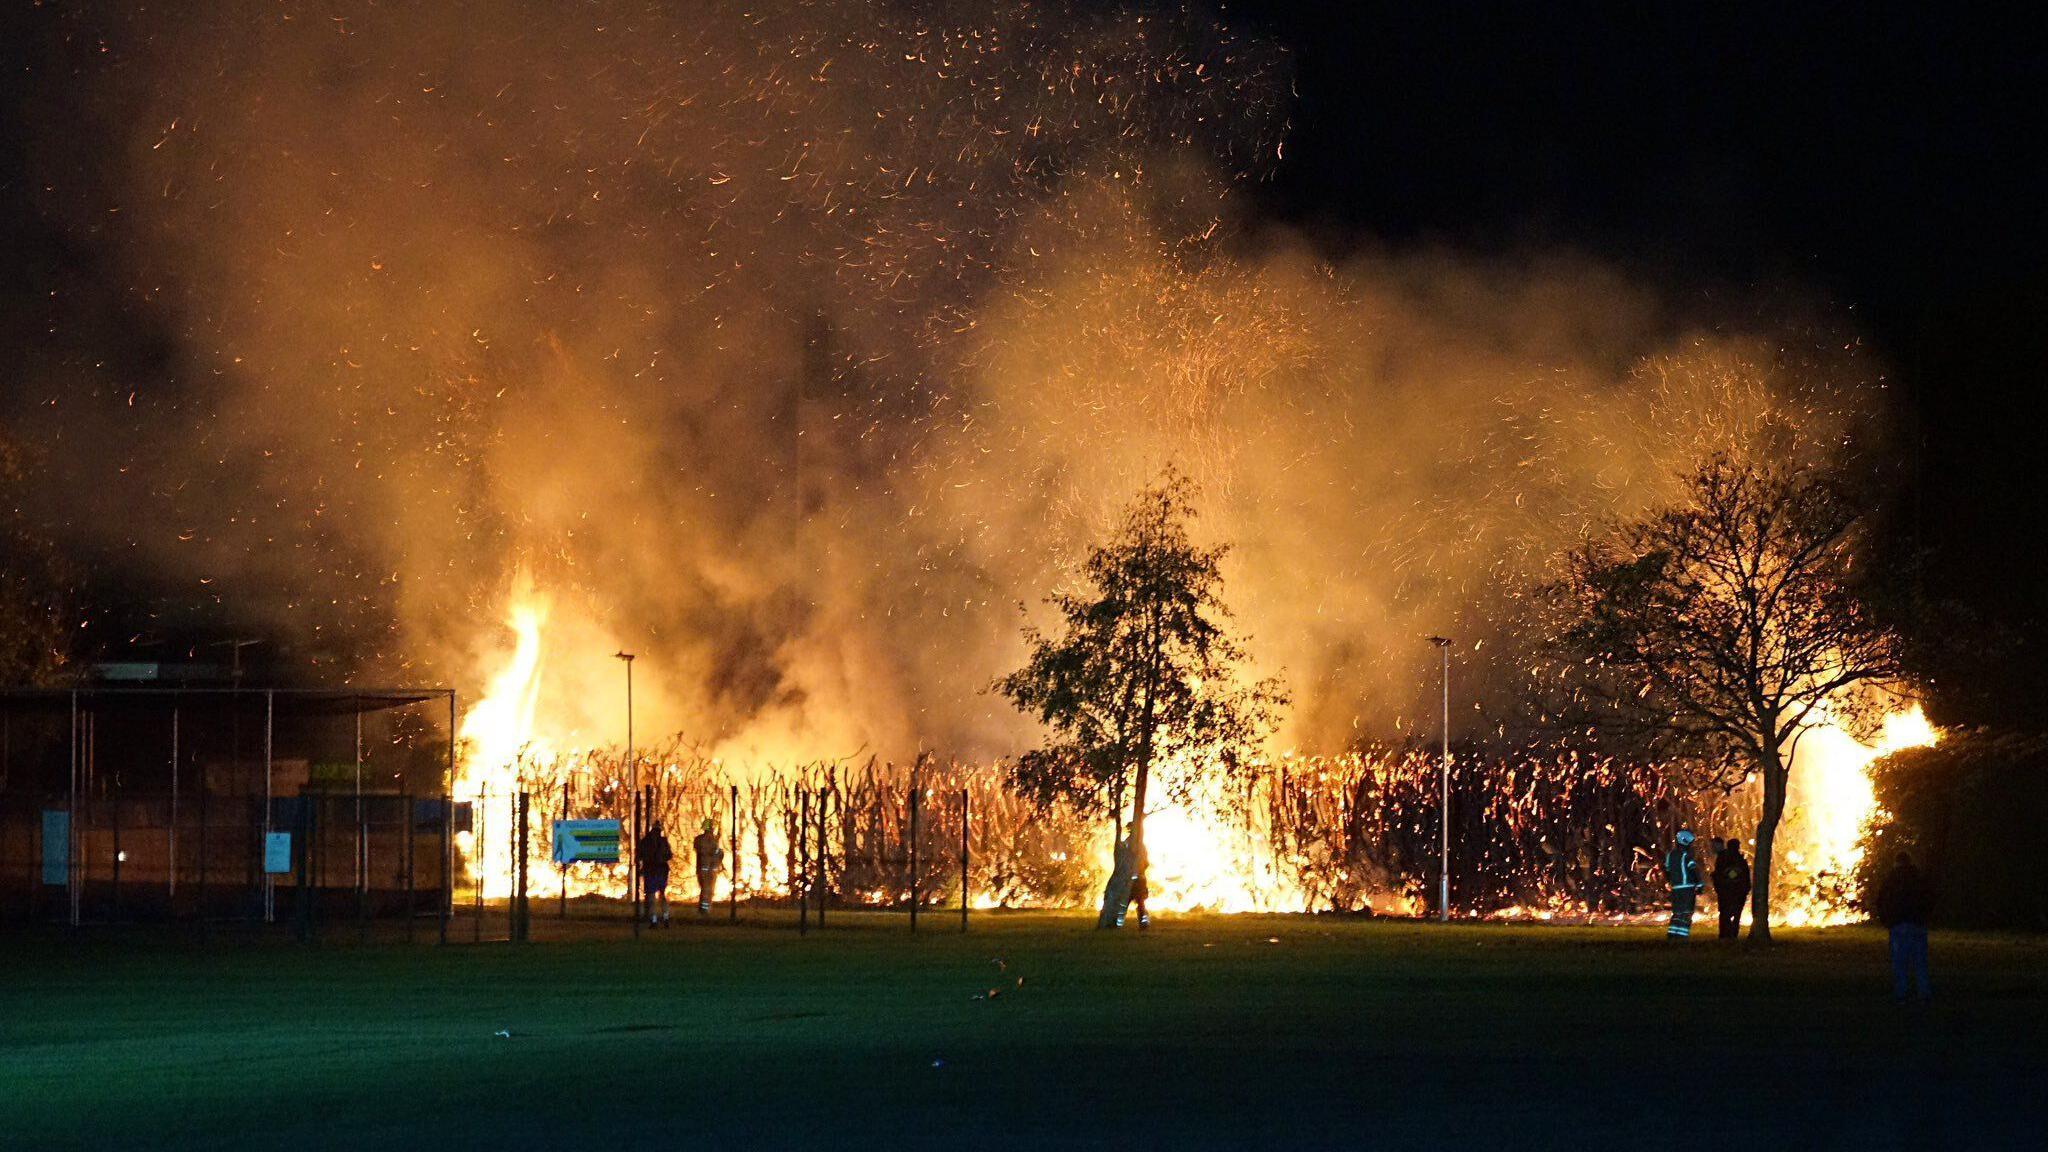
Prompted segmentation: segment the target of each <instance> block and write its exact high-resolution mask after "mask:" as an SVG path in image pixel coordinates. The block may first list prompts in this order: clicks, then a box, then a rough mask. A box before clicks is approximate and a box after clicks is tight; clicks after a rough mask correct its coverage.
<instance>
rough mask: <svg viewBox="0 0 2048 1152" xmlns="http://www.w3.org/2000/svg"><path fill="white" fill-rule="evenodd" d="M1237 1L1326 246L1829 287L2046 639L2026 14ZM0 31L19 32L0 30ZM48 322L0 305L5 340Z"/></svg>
mask: <svg viewBox="0 0 2048 1152" xmlns="http://www.w3.org/2000/svg"><path fill="white" fill-rule="evenodd" d="M1987 7H1988V6H1987ZM2015 10H2017V9H2015ZM1226 11H1227V14H1228V18H1230V19H1232V20H1235V21H1238V22H1242V23H1248V24H1251V25H1254V26H1256V27H1259V28H1261V29H1264V30H1265V31H1266V32H1267V33H1268V34H1270V35H1272V36H1273V37H1275V38H1277V39H1279V40H1281V41H1282V42H1284V43H1286V44H1287V45H1289V47H1290V49H1291V50H1292V52H1293V53H1294V55H1295V58H1296V62H1297V69H1298V80H1297V90H1298V94H1299V97H1300V101H1299V105H1298V107H1297V109H1296V112H1295V114H1294V132H1293V134H1292V136H1291V137H1290V139H1289V144H1288V149H1287V156H1286V160H1285V163H1284V164H1283V165H1282V167H1281V169H1280V171H1279V173H1278V175H1277V177H1276V178H1275V180H1274V181H1273V182H1272V183H1271V184H1269V185H1267V186H1265V187H1264V188H1263V190H1262V192H1261V193H1260V194H1261V195H1262V196H1264V197H1266V199H1267V202H1268V203H1267V209H1268V211H1270V212H1271V213H1272V214H1273V215H1275V216H1277V217H1280V218H1283V219H1286V220H1288V221H1290V222H1292V223H1295V224H1299V225H1303V226H1306V227H1308V228H1310V229H1311V230H1312V231H1314V232H1316V233H1317V234H1319V235H1321V236H1324V237H1326V238H1329V239H1330V241H1331V243H1333V244H1341V243H1342V242H1343V237H1345V236H1346V235H1363V236H1368V237H1370V238H1372V240H1373V241H1374V242H1378V243H1391V244H1394V245H1404V244H1429V243H1445V244H1450V245H1454V246H1457V247H1460V248H1465V249H1477V250H1481V251H1499V252H1513V251H1515V250H1518V249H1520V248H1523V247H1531V248H1533V247H1537V246H1543V247H1553V246H1567V247H1575V248H1581V249H1584V250H1587V251H1590V252H1594V253H1597V254H1599V255H1601V256H1603V257H1605V258H1607V259H1610V260H1613V261H1617V262H1619V263H1621V264H1623V265H1626V266H1629V267H1631V268H1634V269H1637V270H1640V271H1641V272H1642V273H1643V274H1644V275H1645V276H1647V277H1652V278H1655V279H1657V280H1658V281H1660V282H1663V283H1667V284H1674V285H1678V286H1680V289H1681V290H1683V289H1684V288H1685V286H1688V285H1697V286H1698V290H1699V291H1702V292H1706V291H1714V290H1718V289H1722V288H1726V289H1730V290H1733V291H1738V292H1749V293H1759V292H1760V293H1761V294H1764V295H1765V296H1767V295H1768V293H1769V291H1771V290H1773V289H1775V288H1777V287H1779V286H1790V287H1792V288H1794V289H1796V290H1797V291H1799V292H1801V293H1805V294H1810V295H1811V294H1817V295H1818V296H1819V297H1821V298H1822V299H1823V300H1825V301H1826V302H1827V303H1828V306H1829V307H1830V308H1832V309H1833V310H1835V311H1836V312H1838V313H1839V314H1840V315H1842V316H1843V317H1845V318H1846V319H1847V321H1848V323H1849V324H1850V325H1852V326H1853V327H1854V328H1855V330H1857V331H1858V332H1859V333H1860V334H1861V335H1862V336H1863V337H1864V338H1865V339H1866V340H1867V341H1868V342H1869V343H1870V344H1871V345H1872V346H1873V348H1874V350H1875V351H1876V353H1877V355H1878V356H1879V357H1880V358H1881V360H1882V362H1883V363H1885V364H1887V365H1889V366H1890V368H1891V370H1892V371H1891V378H1892V379H1893V381H1894V382H1895V384H1896V385H1897V386H1898V387H1899V388H1900V389H1901V391H1902V393H1903V396H1904V399H1905V403H1906V405H1907V408H1908V411H1909V412H1910V413H1911V414H1912V415H1913V417H1915V418H1916V420H1917V424H1918V428H1919V433H1920V442H1921V444H1922V445H1923V452H1924V455H1923V459H1922V461H1921V466H1920V467H1919V468H1918V469H1917V470H1916V474H1917V475H1918V477H1919V481H1918V485H1917V491H1915V492H1914V493H1912V494H1911V495H1910V496H1909V498H1908V499H1907V500H1906V501H1905V502H1904V503H1903V504H1902V507H1904V508H1911V509H1914V510H1915V511H1914V512H1913V513H1909V514H1906V515H1903V516H1901V517H1900V522H1901V523H1902V525H1903V528H1902V532H1903V534H1905V535H1908V536H1910V535H1912V534H1914V533H1916V532H1917V534H1918V535H1919V538H1920V539H1921V541H1922V543H1923V545H1924V547H1925V548H1926V549H1927V550H1928V554H1929V557H1930V558H1929V562H1928V566H1927V569H1926V582H1927V586H1928V589H1929V591H1930V592H1932V593H1933V594H1934V595H1936V596H1941V597H1950V598H1954V599H1956V600H1959V601H1961V602H1962V603H1964V604H1966V605H1968V606H1970V607H1972V608H1974V609H1975V610H1977V611H1978V612H1980V613H1982V614H1983V615H1984V616H1985V617H1987V618H1989V619H1990V620H1992V621H1994V622H1997V623H1999V624H2002V625H2003V626H2004V627H2006V628H2008V629H2010V630H2012V631H2013V632H2014V633H2015V634H2018V635H2022V636H2026V637H2029V638H2031V637H2035V636H2038V633H2039V628H2038V624H2037V620H2038V619H2039V618H2041V617H2042V616H2044V615H2048V592H2044V591H2043V588H2044V586H2048V580H2044V577H2048V564H2044V561H2043V553H2042V549H2041V548H2040V547H2039V546H2038V544H2037V540H2038V539H2039V537H2040V536H2041V534H2042V532H2043V530H2044V529H2048V501H2043V500H2042V499H2041V497H2040V495H2039V491H2038V487H2037V485H2038V477H2037V471H2038V468H2037V461H2038V460H2039V459H2040V450H2039V448H2038V446H2037V438H2038V436H2039V434H2040V433H2039V431H2038V424H2037V422H2036V421H2035V420H2034V419H2033V416H2032V411H2031V408H2032V405H2031V404H2030V403H2029V402H2030V400H2031V399H2032V397H2033V394H2034V393H2035V391H2036V390H2037V388H2038V387H2039V383H2040V381H2041V380H2042V379H2043V378H2044V376H2048V335H2044V327H2043V325H2044V318H2048V290H2044V282H2043V271H2042V270H2043V268H2044V258H2048V224H2044V223H2043V221H2042V212H2043V210H2044V200H2043V197H2042V195H2041V190H2042V187H2043V185H2042V184H2041V181H2040V180H2039V177H2038V172H2037V170H2038V169H2039V167H2040V153H2041V151H2042V144H2041V128H2040V125H2039V124H2036V123H2030V122H2029V119H2030V118H2029V116H2028V113H2029V112H2033V113H2035V116H2034V117H2033V118H2034V119H2038V118H2039V117H2038V109H2039V108H2040V106H2041V105H2042V103H2043V102H2042V100H2041V93H2040V88H2041V85H2040V84H2039V83H2038V76H2039V74H2040V71H2041V68H2040V60H2041V59H2042V54H2041V51H2040V47H2041V45H2042V42H2043V38H2042V37H2041V36H2040V35H2039V29H2038V28H2037V27H2035V26H2032V25H2026V26H2021V25H2018V24H2013V23H2009V22H2008V19H2009V18H2005V17H1999V16H1996V15H1992V14H1978V15H1969V14H1966V13H1965V11H1964V10H1963V9H1962V8H1961V7H1959V6H1947V5H1929V4H1909V3H1877V4H1861V5H1808V6H1803V7H1802V6H1797V5H1783V4H1757V5H1732V6H1731V5H1660V4H1649V5H1645V4H1614V5H1591V4H1584V5H1579V4H1564V5H1560V4H1541V5H1530V4H1521V5H1501V6H1498V8H1497V9H1487V8H1484V7H1481V6H1472V7H1467V6H1456V7H1455V9H1453V8H1450V7H1446V6H1438V5H1427V4H1422V5H1418V4H1412V3H1400V4H1396V3H1378V2H1374V3H1366V2H1359V0H1342V2H1335V0H1329V2H1320V3H1306V2H1300V0H1251V2H1247V3H1240V4H1236V5H1233V6H1230V7H1229V8H1228V9H1227V10H1226ZM16 15H17V17H18V16H19V13H17V14H16ZM7 19H9V20H10V21H11V20H12V19H13V18H7ZM0 40H11V41H15V42H17V43H19V40H18V38H16V37H14V36H12V35H10V34H8V33H7V32H6V30H5V28H4V26H0ZM8 55H9V56H12V55H13V54H12V53H9V54H8ZM7 70H8V72H9V74H10V75H9V77H8V79H7V81H6V83H7V85H8V87H7V89H5V90H4V93H0V94H4V96H5V98H6V99H7V103H8V105H9V109H8V114H7V121H6V123H7V125H8V127H7V130H6V132H5V133H4V135H0V212H4V224H0V239H4V240H5V241H6V244H5V246H6V247H7V248H8V249H10V250H14V251H17V252H26V253H28V255H27V257H26V259H25V260H23V261H22V262H20V263H17V264H15V268H16V271H15V272H14V273H13V274H12V275H11V276H10V277H9V280H10V283H8V284H7V285H5V289H4V294H0V300H4V301H7V302H9V304H10V308H13V307H14V306H17V305H19V304H21V303H23V302H25V300H26V299H28V297H29V295H31V294H33V293H34V292H35V291H37V288H36V287H35V283H34V282H35V281H37V280H39V278H40V277H42V276H46V275H55V276H58V277H60V278H61V277H63V276H64V275H66V272H65V270H64V267H63V261H64V260H65V258H66V257H65V250H64V248H63V247H62V245H61V244H59V243H58V242H57V241H56V239H55V238H54V237H53V236H51V235H50V234H49V233H48V232H47V231H46V230H44V229H43V227H42V226H41V225H39V224H38V223H36V222H35V221H34V220H33V219H30V218H29V216H28V214H27V213H26V212H25V211H24V210H23V209H24V207H25V205H26V204H27V203H28V202H29V196H28V190H27V188H26V187H25V185H24V183H23V175H24V174H23V172H22V168H21V151H20V143H21V136H22V132H23V129H22V126H21V124H20V122H19V117H18V114H17V106H16V104H15V98H16V96H17V95H18V93H19V90H20V87H21V86H22V85H24V84H26V83H33V82H34V81H33V80H32V79H30V78H29V69H27V68H25V67H24V66H23V65H22V63H21V62H20V61H19V60H18V59H10V60H9V61H8V69H7ZM24 269H26V271H24ZM84 274H87V275H89V273H84ZM17 319H19V315H18V314H17ZM34 337H35V334H34V333H33V332H32V331H29V330H26V329H25V328H24V327H23V326H22V325H21V324H18V323H15V322H13V321H10V322H7V323H6V324H4V325H0V340H6V341H14V340H25V339H33V338H34ZM9 359H10V360H18V359H19V357H17V356H13V355H10V356H9ZM2043 647H2044V645H2041V644H2038V643H2034V644H2028V645H2025V646H2024V648H2023V649H2022V650H2021V651H2020V653H2019V654H2018V655H2015V656H2012V657H2008V658H2005V659H2003V660H2002V661H2001V662H1999V663H1998V664H1997V665H1996V666H1995V667H1990V668H1980V669H1976V670H1974V672H1972V673H1970V674H1969V678H1970V679H1972V680H1975V681H1977V683H1976V684H1975V685H1972V687H1975V688H1981V689H1983V690H1984V691H1985V692H1987V693H1988V694H1989V696H1990V697H1991V698H1992V702H1993V703H1994V704H1995V705H1998V706H1999V707H1998V711H2000V712H2002V713H2003V714H2004V717H2005V719H2007V720H2008V721H2009V722H2010V721H2019V722H2025V723H2032V722H2033V721H2032V717H2031V715H2030V714H2029V711H2030V702H2031V700H2032V699H2033V698H2034V697H2035V696H2037V695H2038V694H2039V692H2040V691H2041V690H2043V689H2044V688H2048V660H2044V658H2043V656H2042V655H2041V649H2042V648H2043Z"/></svg>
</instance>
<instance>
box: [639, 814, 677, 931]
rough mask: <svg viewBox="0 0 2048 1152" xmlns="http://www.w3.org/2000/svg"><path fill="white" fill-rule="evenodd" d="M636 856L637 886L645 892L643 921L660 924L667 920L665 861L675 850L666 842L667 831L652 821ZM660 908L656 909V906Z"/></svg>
mask: <svg viewBox="0 0 2048 1152" xmlns="http://www.w3.org/2000/svg"><path fill="white" fill-rule="evenodd" d="M636 850H637V851H638V853H639V855H640V886H641V888H642V889H643V890H644V891H645V892H646V893H647V923H648V925H649V926H650V927H661V926H665V925H666V924H667V923H668V862H669V861H670V860H672V859H674V858H675V850H674V849H673V848H670V847H669V845H668V833H666V832H664V831H663V830H662V827H661V821H659V820H656V821H655V822H654V827H652V828H649V829H648V830H647V835H645V836H642V837H641V838H640V843H639V845H638V847H637V849H636ZM657 906H658V907H659V908H660V911H658V912H657V911H656V910H655V909H656V907H657Z"/></svg>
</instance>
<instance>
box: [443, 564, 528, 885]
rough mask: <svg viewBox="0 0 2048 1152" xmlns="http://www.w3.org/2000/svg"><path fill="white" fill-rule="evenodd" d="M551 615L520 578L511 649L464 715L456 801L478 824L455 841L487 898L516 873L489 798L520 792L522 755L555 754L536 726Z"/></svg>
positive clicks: (508, 844)
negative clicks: (493, 822) (495, 830)
mask: <svg viewBox="0 0 2048 1152" xmlns="http://www.w3.org/2000/svg"><path fill="white" fill-rule="evenodd" d="M547 618H548V602H547V599H546V598H545V597H544V596H541V595H539V594H538V593H536V592H534V591H533V590H532V587H531V585H530V584H529V583H528V582H527V581H526V580H524V579H522V580H521V581H520V582H519V591H517V592H515V593H514V595H513V598H512V607H511V610H510V612H509V613H508V615H507V617H506V620H505V623H506V625H507V626H508V627H510V628H511V629H512V634H513V637H514V645H513V649H512V654H511V656H510V657H509V658H508V659H507V660H506V662H505V664H504V666H503V667H502V668H501V669H499V670H498V672H497V673H495V674H494V675H492V677H491V678H490V687H489V689H488V690H487V691H486V692H485V694H484V698H483V699H482V700H480V701H478V702H477V704H476V705H475V706H474V707H472V708H471V709H470V710H469V712H468V714H467V715H465V716H463V718H462V727H461V730H460V733H459V741H460V748H461V768H460V771H459V772H458V774H457V776H456V779H455V794H456V799H458V800H465V801H468V802H469V803H470V804H471V812H472V817H471V819H472V825H471V830H470V831H467V832H463V833H461V834H459V835H458V836H457V837H456V842H457V847H459V848H460V849H461V850H462V857H463V859H464V860H465V861H467V862H468V864H469V866H470V869H471V871H472V872H473V873H474V875H475V877H476V878H477V880H478V881H479V882H481V883H482V885H483V889H484V895H485V896H486V897H487V898H493V899H495V898H500V897H504V896H507V895H510V894H511V891H512V875H513V867H512V865H513V860H512V856H513V851H512V841H511V838H510V837H509V836H506V835H493V834H492V830H491V829H490V828H489V827H488V825H487V823H486V822H487V819H488V817H489V816H490V814H491V813H492V811H493V806H492V803H491V801H492V799H493V798H494V797H495V798H498V799H501V800H502V799H503V798H504V797H508V796H510V795H512V794H513V793H515V792H517V791H518V790H519V784H520V771H519V768H520V764H521V763H522V762H523V761H525V760H528V759H529V758H533V757H545V756H547V755H549V750H548V748H547V747H546V744H545V742H544V741H542V740H540V739H539V738H538V737H537V736H536V734H535V732H534V713H535V709H536V708H537V706H538V704H539V701H540V684H541V675H540V673H541V628H542V626H543V625H545V624H546V623H547Z"/></svg>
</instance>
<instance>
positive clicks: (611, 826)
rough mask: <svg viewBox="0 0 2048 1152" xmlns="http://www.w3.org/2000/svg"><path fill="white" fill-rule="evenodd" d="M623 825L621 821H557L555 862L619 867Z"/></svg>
mask: <svg viewBox="0 0 2048 1152" xmlns="http://www.w3.org/2000/svg"><path fill="white" fill-rule="evenodd" d="M618 862H619V822H618V821H617V820H557V821H555V863H557V864H586V863H587V864H617V863H618Z"/></svg>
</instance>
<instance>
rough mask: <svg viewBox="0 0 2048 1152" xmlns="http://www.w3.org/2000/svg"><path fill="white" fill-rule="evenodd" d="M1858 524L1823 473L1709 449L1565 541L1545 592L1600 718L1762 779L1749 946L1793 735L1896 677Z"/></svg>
mask: <svg viewBox="0 0 2048 1152" xmlns="http://www.w3.org/2000/svg"><path fill="white" fill-rule="evenodd" d="M1862 520H1863V516H1862V512H1861V510H1860V508H1859V507H1858V505H1857V504H1856V502H1855V501H1853V500H1852V499H1850V498H1849V496H1848V494H1847V493H1846V491H1845V489H1844V487H1843V486H1842V485H1841V484H1840V483H1838V482H1837V480H1836V478H1835V477H1833V476H1831V475H1829V474H1827V473H1824V472H1817V471H1801V470H1795V469H1791V468H1787V467H1783V466H1773V465H1768V464H1755V463H1748V462H1739V461H1737V460H1735V459H1733V458H1731V457H1728V456H1725V455H1723V456H1716V457H1713V458H1711V459H1709V460H1708V461H1707V462H1706V463H1704V464H1702V465H1701V466H1700V467H1699V469H1698V470H1697V471H1696V472H1694V473H1693V474H1692V476H1690V477H1689V478H1688V480H1687V482H1686V484H1685V496H1684V499H1683V500H1682V501H1680V502H1679V503H1678V504H1677V505H1676V506H1675V507H1672V508H1669V509H1666V510H1664V511H1662V512H1658V513H1656V514H1654V515H1651V516H1648V517H1646V518H1644V519H1642V520H1639V521H1636V522H1633V523H1628V524H1624V525H1621V526H1619V528H1618V530H1617V531H1616V532H1615V533H1614V534H1613V536H1612V537H1611V538H1608V539H1599V540H1594V541H1591V542H1589V543H1587V544H1585V545H1582V546H1581V547H1579V548H1578V549H1576V550H1574V551H1573V552H1571V553H1570V554H1569V555H1568V557H1567V559H1566V565H1565V569H1566V570H1565V574H1564V576H1563V577H1562V578H1561V580H1560V581H1559V582H1558V583H1557V584H1555V585H1553V587H1552V589H1551V591H1552V594H1553V596H1554V597H1555V598H1556V599H1555V603H1556V604H1557V605H1558V606H1560V607H1561V608H1562V609H1563V610H1564V613H1565V618H1564V627H1563V629H1562V632H1561V637H1560V638H1561V639H1562V641H1563V642H1564V645H1565V648H1566V650H1567V651H1569V652H1571V653H1573V654H1574V655H1575V656H1576V657H1577V658H1578V660H1579V661H1580V663H1581V666H1582V667H1584V668H1585V669H1586V670H1587V671H1588V672H1589V673H1590V678H1589V681H1588V683H1589V685H1590V686H1591V687H1592V688H1593V689H1594V693H1593V695H1592V698H1593V699H1596V700H1598V701H1599V703H1600V705H1601V709H1602V711H1603V712H1604V713H1605V715H1606V718H1607V719H1608V721H1609V722H1613V723H1619V724H1622V725H1628V724H1634V725H1639V726H1641V727H1642V728H1643V729H1646V730H1648V731H1650V732H1652V733H1654V734H1656V735H1657V736H1659V737H1661V738H1663V739H1665V740H1667V741H1669V742H1670V743H1671V744H1673V745H1676V746H1677V748H1676V750H1679V751H1683V752H1687V753H1690V754H1693V755H1697V756H1700V757H1701V758H1703V759H1705V760H1708V761H1718V762H1720V763H1726V764H1734V765H1737V766H1744V767H1747V768H1750V769H1753V770H1754V771H1755V772H1756V773H1757V775H1758V776H1759V777H1760V778H1761V780H1762V782H1763V803H1762V806H1761V810H1760V813H1759V815H1758V818H1757V828H1756V862H1755V881H1756V885H1755V890H1754V894H1753V896H1752V898H1751V900H1752V903H1751V926H1750V938H1751V939H1752V940H1755V941H1759V942H1761V941H1767V940H1769V939H1770V935H1771V917H1770V891H1771V882H1770V880H1771V862H1772V849H1773V844H1774V841H1775V839H1776V836H1777V830H1778V823H1779V820H1780V818H1781V817H1783V815H1784V812H1785V801H1786V792H1787V788H1788V785H1789V780H1790V772H1791V765H1792V758H1793V755H1794V753H1795V752H1796V750H1797V748H1798V744H1799V740H1800V737H1801V736H1803V735H1804V734H1805V733H1807V732H1809V731H1812V730H1813V729H1815V728H1818V727H1821V726H1824V725H1826V724H1829V723H1842V724H1845V725H1849V726H1852V727H1853V726H1859V725H1867V724H1869V723H1871V722H1872V721H1873V720H1874V719H1875V711H1876V709H1875V705H1876V704H1878V703H1881V702H1883V701H1884V700H1885V699H1886V698H1887V697H1888V695H1890V694H1891V693H1895V692H1896V691H1897V690H1898V686H1899V684H1900V679H1901V678H1900V647H1901V646H1900V642H1899V638H1898V636H1897V635H1896V634H1895V633H1894V632H1893V631H1892V630H1891V629H1890V628H1888V627H1886V626H1885V625H1884V624H1883V623H1881V622H1880V621H1878V620H1877V619H1876V618H1875V616H1874V615H1873V613H1872V612H1871V611H1870V610H1869V608H1868V606H1867V605H1866V603H1865V601H1864V598H1863V597H1862V596H1861V595H1860V593H1859V589H1858V584H1859V581H1858V572H1857V567H1856V553H1857V550H1858V545H1859V542H1860V541H1859V536H1860V527H1861V524H1862Z"/></svg>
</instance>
